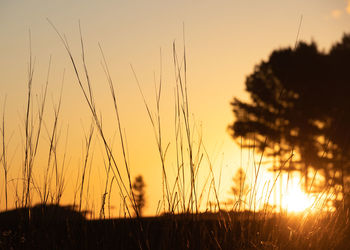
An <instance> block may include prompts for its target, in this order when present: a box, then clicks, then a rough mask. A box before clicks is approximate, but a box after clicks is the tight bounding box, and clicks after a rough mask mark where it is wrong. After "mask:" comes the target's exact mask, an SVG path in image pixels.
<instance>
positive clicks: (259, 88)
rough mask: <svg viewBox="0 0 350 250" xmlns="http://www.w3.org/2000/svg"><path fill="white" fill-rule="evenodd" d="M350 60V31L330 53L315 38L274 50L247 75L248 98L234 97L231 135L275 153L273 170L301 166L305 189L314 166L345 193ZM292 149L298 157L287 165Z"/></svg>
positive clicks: (349, 164)
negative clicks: (311, 40)
mask: <svg viewBox="0 0 350 250" xmlns="http://www.w3.org/2000/svg"><path fill="white" fill-rule="evenodd" d="M349 63H350V35H349V34H348V35H346V34H345V35H344V36H343V38H342V40H341V41H340V42H338V43H336V44H334V45H333V46H332V47H331V49H330V51H329V52H328V53H326V52H323V51H320V50H319V49H318V48H317V45H316V43H315V42H311V43H309V44H308V43H305V42H301V43H299V44H298V46H297V47H296V48H295V49H291V48H283V49H278V50H275V51H273V52H272V53H271V55H270V56H269V58H268V60H267V61H262V62H261V63H260V64H258V65H257V66H255V68H254V72H253V73H252V74H251V75H249V76H248V77H247V78H246V82H245V84H246V90H247V91H248V92H249V94H250V102H243V101H241V100H239V99H237V98H234V100H233V101H232V102H231V106H232V107H233V112H234V115H235V117H236V120H235V122H234V123H233V124H232V125H230V126H229V131H230V132H231V135H232V136H233V138H234V139H235V140H236V141H237V142H238V143H240V142H241V141H242V140H239V138H241V137H243V138H245V139H253V140H254V141H255V144H256V145H257V148H258V149H259V150H260V151H264V152H265V153H266V154H267V155H268V156H273V157H274V158H275V159H276V158H277V161H276V165H278V166H273V169H274V170H276V169H278V170H286V171H295V170H296V171H300V172H301V173H302V175H303V176H304V179H305V182H304V184H305V190H306V191H308V190H309V189H310V184H309V182H308V170H309V169H310V168H313V169H315V170H317V171H319V172H321V173H322V174H323V175H324V176H325V179H326V181H325V185H332V186H336V185H340V186H341V187H342V191H343V193H344V192H345V188H344V187H345V182H346V179H347V177H349V175H350V143H349V141H350V134H349V132H348V128H349V127H350V117H349V116H347V115H344V114H346V112H347V111H348V110H350V98H349V97H348V95H345V94H344V93H350V84H349V83H350V75H349V74H348V65H349ZM241 146H243V147H244V146H247V145H246V144H243V145H241ZM292 151H293V152H295V153H296V155H297V156H298V160H297V161H294V164H293V165H292V168H287V167H286V166H285V165H284V162H285V160H286V159H288V158H289V156H290V153H289V154H288V152H292ZM282 168H283V169H282Z"/></svg>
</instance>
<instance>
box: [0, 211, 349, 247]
mask: <svg viewBox="0 0 350 250" xmlns="http://www.w3.org/2000/svg"><path fill="white" fill-rule="evenodd" d="M344 216H345V215H344ZM302 218H303V217H302V216H300V217H295V218H291V217H283V216H277V215H273V214H270V216H266V214H265V215H264V214H259V213H255V214H253V213H250V212H242V213H233V212H230V213H228V212H222V213H203V214H198V215H190V214H187V215H184V214H181V215H163V216H160V217H149V218H139V219H137V218H135V219H106V220H86V219H85V217H84V214H83V213H79V212H77V211H75V210H74V209H73V208H72V207H60V206H57V205H46V206H44V205H38V206H35V207H33V208H31V209H16V210H11V211H7V212H3V213H0V248H1V249H349V243H350V242H349V237H348V236H347V235H349V233H350V232H349V229H348V226H347V224H346V222H345V220H342V219H341V218H340V217H339V218H338V219H337V220H334V219H333V218H327V216H326V217H325V218H324V219H322V221H320V220H317V219H312V218H310V219H309V220H308V219H302ZM301 220H305V221H303V222H302V223H301Z"/></svg>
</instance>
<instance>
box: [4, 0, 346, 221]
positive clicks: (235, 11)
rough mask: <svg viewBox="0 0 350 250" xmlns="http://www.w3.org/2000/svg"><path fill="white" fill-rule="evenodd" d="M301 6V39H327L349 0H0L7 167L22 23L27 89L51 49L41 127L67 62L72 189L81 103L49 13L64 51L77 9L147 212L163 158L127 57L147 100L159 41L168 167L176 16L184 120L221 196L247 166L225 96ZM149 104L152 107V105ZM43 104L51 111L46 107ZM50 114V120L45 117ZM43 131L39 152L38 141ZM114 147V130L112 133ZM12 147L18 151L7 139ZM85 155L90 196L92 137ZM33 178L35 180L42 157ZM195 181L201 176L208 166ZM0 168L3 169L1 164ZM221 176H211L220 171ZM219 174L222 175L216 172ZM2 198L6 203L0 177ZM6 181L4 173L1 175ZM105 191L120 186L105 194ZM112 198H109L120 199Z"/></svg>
mask: <svg viewBox="0 0 350 250" xmlns="http://www.w3.org/2000/svg"><path fill="white" fill-rule="evenodd" d="M301 15H302V16H303V22H302V27H301V31H300V35H299V37H300V39H301V40H306V41H311V40H312V39H314V40H315V41H316V42H317V43H318V44H319V46H320V47H321V48H323V49H328V48H329V46H330V45H331V44H332V43H333V42H334V41H337V40H339V39H340V38H341V36H342V33H343V32H348V31H349V24H350V2H349V1H345V0H335V1H331V0H329V1H326V0H324V1H319V0H311V1H302V0H298V1H277V0H266V1H253V2H252V1H232V0H231V1H229V0H225V1H221V0H219V1H211V0H203V1H195V0H192V1H185V0H179V1H168V0H167V1H160V0H152V1H139V0H138V1H126V0H125V1H99V2H96V1H82V0H79V1H74V2H72V1H50V2H47V1H39V0H36V1H27V2H22V1H7V0H5V1H1V3H0V55H1V57H0V76H1V78H0V103H1V109H2V108H3V103H4V100H5V97H6V100H7V104H6V122H7V127H6V128H7V131H8V134H9V135H10V134H14V136H13V137H12V139H11V141H10V143H9V147H10V148H13V149H12V154H11V155H10V158H11V157H12V158H13V166H12V167H11V170H10V172H11V173H10V175H11V177H12V178H17V176H18V173H19V171H20V159H22V157H23V152H22V151H23V140H22V139H21V138H23V133H24V132H23V131H24V130H23V119H24V110H25V100H26V97H25V95H26V79H27V63H28V53H29V49H28V48H29V42H28V31H29V29H30V32H31V40H32V54H33V57H35V76H34V91H35V92H36V93H38V92H39V90H40V89H41V88H42V86H43V84H44V83H45V80H46V72H47V67H48V61H49V57H50V56H52V67H51V74H50V85H49V94H48V103H47V115H46V116H45V117H46V119H47V122H46V123H47V124H46V126H47V127H48V128H50V126H51V124H52V122H51V121H52V119H51V118H52V113H51V112H52V110H53V105H54V103H56V102H57V100H58V98H59V89H60V86H61V82H62V75H63V71H64V70H65V80H64V90H63V103H62V114H61V117H60V126H61V131H62V135H61V136H62V138H61V139H60V140H61V142H60V143H61V144H62V145H64V143H65V139H64V137H65V131H66V130H67V127H68V126H69V137H68V147H69V150H68V151H69V154H70V155H69V166H68V168H67V183H68V184H67V189H66V193H65V195H64V202H70V201H71V200H72V191H71V190H72V189H73V186H74V184H75V178H76V177H75V176H76V174H77V168H78V166H79V164H80V162H81V159H82V145H83V139H84V131H83V130H82V127H84V129H85V131H87V130H88V128H89V122H90V119H91V118H90V114H89V113H88V108H87V105H86V103H84V99H83V96H82V93H81V92H80V90H79V88H78V85H77V84H76V80H75V78H74V75H73V69H72V66H71V65H70V62H69V58H68V56H67V54H66V53H65V51H64V48H63V46H62V44H61V42H60V41H59V39H58V37H57V35H56V34H55V32H54V30H53V29H52V27H51V26H50V25H49V23H48V22H47V21H46V18H49V19H50V20H51V21H52V22H53V23H54V24H55V25H56V26H57V28H58V29H59V30H60V31H61V32H62V33H64V34H65V35H66V37H67V40H68V41H69V43H70V45H71V48H72V51H73V54H74V55H75V56H77V57H79V56H80V48H79V30H78V21H79V20H80V22H81V26H82V30H83V36H84V40H85V43H86V50H87V64H88V67H89V72H90V75H91V77H92V81H93V88H94V92H95V96H96V102H97V105H98V109H99V110H100V112H101V114H102V117H103V122H104V126H105V129H106V131H107V133H108V136H109V138H110V139H111V140H112V138H113V135H114V133H115V132H116V130H115V128H116V127H115V125H116V123H115V119H114V117H113V115H114V114H113V110H112V105H111V99H110V95H109V92H108V85H107V81H106V78H105V76H104V73H103V70H102V67H101V64H100V61H101V55H100V52H99V48H98V42H100V43H101V45H102V47H103V50H104V52H105V54H106V57H107V61H108V64H109V67H110V70H111V75H112V78H113V80H114V82H115V84H116V88H117V91H118V93H117V96H118V102H119V107H120V113H121V119H122V126H123V128H124V129H125V132H126V137H127V142H128V153H129V159H130V164H131V174H132V176H133V177H134V176H136V175H137V174H142V175H143V176H144V177H145V182H146V184H147V189H146V192H147V198H148V206H147V214H153V213H154V212H155V210H156V207H157V202H158V200H159V199H161V165H160V162H159V157H158V155H157V148H156V144H155V139H154V136H153V131H152V127H151V125H150V122H149V120H148V118H147V112H146V109H145V107H144V106H143V102H142V98H141V95H140V93H139V91H138V88H137V84H136V82H135V80H134V77H133V74H132V71H131V68H130V64H132V65H133V67H134V69H135V71H136V73H137V75H138V78H139V80H140V82H141V87H142V89H143V90H144V94H145V96H146V98H147V100H150V104H152V105H153V104H154V74H155V75H156V77H158V76H159V72H160V59H159V58H160V55H159V54H160V49H161V51H162V77H163V88H164V89H163V95H162V103H161V115H162V121H163V124H162V125H163V133H164V134H163V135H164V144H167V142H170V151H169V155H168V156H167V159H166V163H167V165H168V166H169V169H168V172H169V175H170V176H173V175H174V171H175V165H176V164H175V157H174V156H173V155H172V153H173V152H174V143H173V141H174V128H173V127H174V122H173V119H174V118H173V117H174V86H175V80H174V67H173V57H172V43H173V41H176V43H177V46H178V49H179V52H181V50H182V47H183V42H182V41H183V35H182V32H183V24H184V26H185V43H186V53H187V66H188V72H187V73H188V75H187V77H188V83H189V99H190V108H191V114H193V116H192V117H191V119H192V121H194V122H195V124H196V125H197V128H196V130H197V131H201V133H202V136H203V143H204V145H205V147H206V149H207V151H208V153H209V155H210V157H211V161H212V163H214V173H215V177H216V178H217V184H218V185H219V183H220V191H221V192H220V196H221V198H222V200H225V199H227V197H228V190H229V188H230V185H231V179H232V176H233V174H234V172H235V171H236V169H237V168H238V167H239V166H240V164H241V160H242V162H243V163H245V166H248V163H247V162H248V161H252V160H251V159H250V157H251V156H249V154H248V153H247V152H245V153H244V155H243V159H241V154H240V150H239V148H238V147H237V145H236V144H235V143H234V142H233V141H232V140H231V138H230V136H229V135H228V133H227V131H226V128H227V125H228V124H229V123H231V122H232V121H233V114H232V112H231V108H230V106H229V103H230V101H231V100H232V98H233V97H234V96H236V97H240V98H243V99H244V98H247V94H246V93H245V92H244V79H245V77H246V76H247V75H248V74H250V73H251V72H252V70H253V67H254V65H255V64H257V63H259V62H260V61H261V60H262V59H266V58H267V57H268V55H269V53H270V52H272V50H273V49H276V48H280V47H285V46H293V45H294V42H295V39H296V34H297V30H298V25H299V20H300V16H301ZM152 107H154V106H152ZM50 113H51V114H50ZM50 119H51V120H50ZM45 136H46V137H47V135H46V133H44V135H43V141H42V144H41V145H42V147H43V148H42V152H43V154H44V151H45V148H47V145H48V142H47V139H45V138H46V137H45ZM114 144H115V145H116V146H115V148H116V149H117V148H118V146H117V145H118V140H117V139H116V140H115V143H114ZM15 149H16V150H15ZM94 152H95V153H94V159H95V163H94V166H93V170H92V177H91V178H92V183H93V185H92V187H91V189H92V190H93V191H91V193H90V195H91V196H93V198H91V199H92V200H93V201H94V203H95V206H96V207H98V206H99V204H100V200H101V194H102V192H103V191H102V190H103V186H104V168H103V162H102V161H100V162H98V159H100V158H101V154H103V149H102V147H101V143H100V142H99V141H98V140H95V143H94ZM37 164H38V167H37V174H36V175H37V178H38V179H40V176H41V172H40V168H41V167H40V164H44V163H41V162H40V160H38V163H37ZM203 171H204V173H203V175H202V176H200V182H202V181H203V178H204V176H206V172H205V171H206V170H205V169H203ZM0 173H1V175H0V176H2V169H1V170H0ZM220 177H221V179H220ZM219 179H220V181H219ZM0 183H1V190H2V191H1V192H0V207H1V209H2V208H3V207H4V193H3V186H4V181H3V179H1V181H0ZM11 185H12V184H11ZM115 197H116V198H115V200H117V199H118V195H115ZM118 204H119V203H118V202H115V206H118Z"/></svg>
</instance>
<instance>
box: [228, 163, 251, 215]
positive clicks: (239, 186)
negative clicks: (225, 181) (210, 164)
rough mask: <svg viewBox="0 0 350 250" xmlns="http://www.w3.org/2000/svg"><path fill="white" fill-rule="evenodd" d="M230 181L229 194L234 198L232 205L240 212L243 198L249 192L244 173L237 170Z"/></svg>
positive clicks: (241, 170) (240, 169)
mask: <svg viewBox="0 0 350 250" xmlns="http://www.w3.org/2000/svg"><path fill="white" fill-rule="evenodd" d="M232 181H233V186H232V187H231V193H232V194H233V196H234V205H235V206H238V209H239V210H240V209H241V208H242V203H244V201H245V198H246V196H247V194H248V192H249V188H248V186H247V184H246V173H245V172H244V170H243V169H242V168H239V169H238V170H237V171H236V173H235V175H234V176H233V178H232ZM243 205H244V204H243ZM243 208H244V206H243Z"/></svg>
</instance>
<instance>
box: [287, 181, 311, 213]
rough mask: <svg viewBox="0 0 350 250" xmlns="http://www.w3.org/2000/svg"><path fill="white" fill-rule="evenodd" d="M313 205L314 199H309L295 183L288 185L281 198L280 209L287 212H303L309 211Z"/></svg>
mask: <svg viewBox="0 0 350 250" xmlns="http://www.w3.org/2000/svg"><path fill="white" fill-rule="evenodd" d="M314 203H315V197H310V196H309V195H307V194H306V193H304V191H303V190H302V189H301V188H300V185H299V184H298V183H296V182H292V183H289V185H288V188H287V190H286V192H285V193H284V194H283V196H282V207H283V208H284V209H285V210H287V211H288V212H303V211H305V210H307V209H311V208H312V207H313V205H314Z"/></svg>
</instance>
